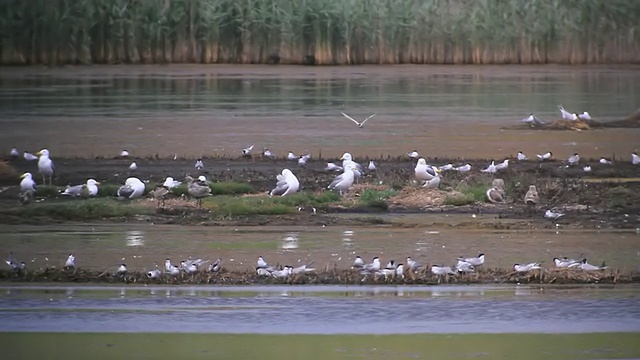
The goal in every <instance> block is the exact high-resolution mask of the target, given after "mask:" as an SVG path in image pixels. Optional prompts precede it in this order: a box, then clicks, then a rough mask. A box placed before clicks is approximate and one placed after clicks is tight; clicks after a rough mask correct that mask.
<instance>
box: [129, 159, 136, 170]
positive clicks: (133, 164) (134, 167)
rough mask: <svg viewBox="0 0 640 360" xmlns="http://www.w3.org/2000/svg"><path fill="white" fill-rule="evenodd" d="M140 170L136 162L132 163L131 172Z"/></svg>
mask: <svg viewBox="0 0 640 360" xmlns="http://www.w3.org/2000/svg"><path fill="white" fill-rule="evenodd" d="M137 169H138V164H136V162H135V161H134V162H132V163H131V165H129V170H131V171H136V170H137Z"/></svg>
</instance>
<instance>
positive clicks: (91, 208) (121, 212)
mask: <svg viewBox="0 0 640 360" xmlns="http://www.w3.org/2000/svg"><path fill="white" fill-rule="evenodd" d="M151 212H152V210H151V209H149V208H146V207H143V206H136V205H134V204H130V203H129V202H126V201H119V200H116V199H86V200H78V201H64V202H42V203H36V204H31V205H29V206H18V207H12V208H7V209H0V214H5V215H13V216H21V217H34V216H47V217H51V218H54V219H63V220H93V219H102V218H109V217H127V216H133V215H139V214H149V213H151Z"/></svg>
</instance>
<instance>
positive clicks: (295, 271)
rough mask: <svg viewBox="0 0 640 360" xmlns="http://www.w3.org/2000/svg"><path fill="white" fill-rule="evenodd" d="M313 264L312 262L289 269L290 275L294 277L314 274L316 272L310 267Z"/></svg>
mask: <svg viewBox="0 0 640 360" xmlns="http://www.w3.org/2000/svg"><path fill="white" fill-rule="evenodd" d="M312 264H313V261H312V262H310V263H308V264H305V265H300V266H298V267H295V268H292V269H291V273H292V274H294V275H296V274H304V273H308V272H314V271H316V269H315V268H312V267H310V266H311V265H312Z"/></svg>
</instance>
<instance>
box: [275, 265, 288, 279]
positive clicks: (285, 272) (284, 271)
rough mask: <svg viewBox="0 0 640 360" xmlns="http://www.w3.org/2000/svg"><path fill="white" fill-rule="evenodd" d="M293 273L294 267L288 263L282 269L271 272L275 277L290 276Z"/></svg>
mask: <svg viewBox="0 0 640 360" xmlns="http://www.w3.org/2000/svg"><path fill="white" fill-rule="evenodd" d="M292 273H293V268H292V267H291V266H288V265H287V266H285V267H284V268H283V269H282V270H273V271H272V272H271V276H273V277H275V278H286V277H289V276H290V275H291V274H292Z"/></svg>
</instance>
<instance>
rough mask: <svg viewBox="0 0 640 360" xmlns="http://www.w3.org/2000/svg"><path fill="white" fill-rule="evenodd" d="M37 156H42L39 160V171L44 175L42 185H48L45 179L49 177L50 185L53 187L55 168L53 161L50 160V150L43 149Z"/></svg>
mask: <svg viewBox="0 0 640 360" xmlns="http://www.w3.org/2000/svg"><path fill="white" fill-rule="evenodd" d="M36 155H39V156H40V157H39V158H38V171H39V172H40V174H42V183H43V184H44V185H46V184H47V182H46V181H45V178H46V177H48V178H49V185H52V181H53V180H52V178H53V172H54V166H53V161H51V159H50V158H49V150H47V149H42V150H40V151H38V152H37V153H36Z"/></svg>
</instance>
